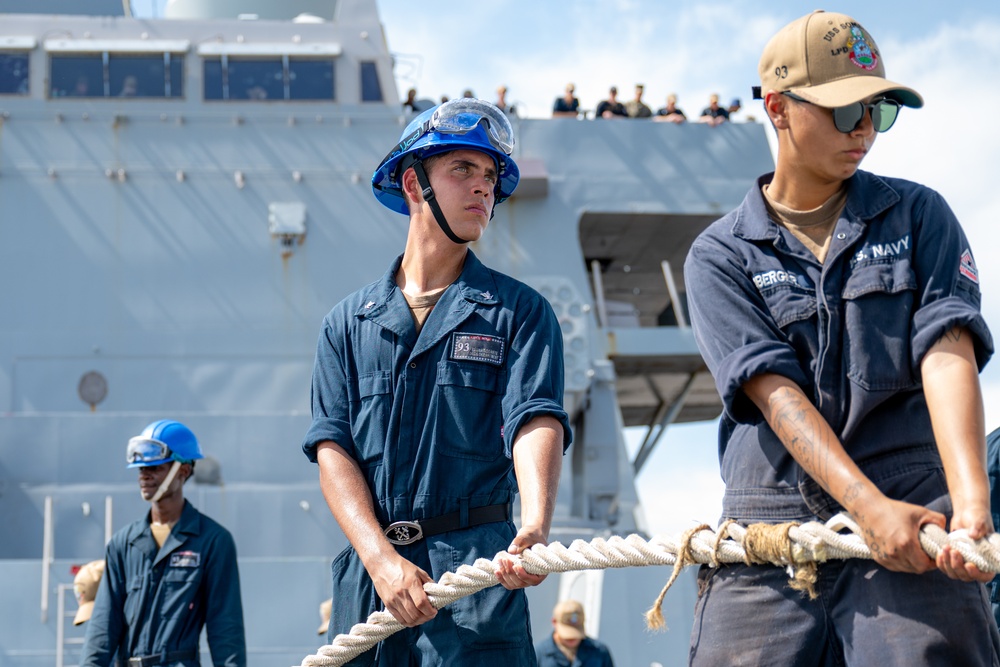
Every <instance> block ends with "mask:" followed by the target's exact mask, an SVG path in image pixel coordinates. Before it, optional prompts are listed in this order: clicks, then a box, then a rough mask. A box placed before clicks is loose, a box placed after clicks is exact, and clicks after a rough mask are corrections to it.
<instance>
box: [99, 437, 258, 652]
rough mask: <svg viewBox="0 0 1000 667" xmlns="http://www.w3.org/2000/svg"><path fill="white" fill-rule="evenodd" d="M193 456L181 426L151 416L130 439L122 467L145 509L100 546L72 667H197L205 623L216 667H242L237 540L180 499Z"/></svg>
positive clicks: (196, 455)
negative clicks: (100, 561)
mask: <svg viewBox="0 0 1000 667" xmlns="http://www.w3.org/2000/svg"><path fill="white" fill-rule="evenodd" d="M200 458H203V456H202V453H201V449H200V448H199V446H198V440H197V439H196V438H195V436H194V433H192V432H191V431H190V429H188V428H187V427H186V426H185V425H184V424H181V423H180V422H176V421H171V420H167V419H163V420H160V421H155V422H153V423H152V424H150V425H149V426H147V427H146V428H145V429H144V430H143V432H142V433H141V434H140V435H137V436H136V437H134V438H132V439H130V440H129V442H128V449H127V453H126V459H127V461H128V467H129V468H138V469H139V493H140V494H141V495H142V498H143V500H145V501H147V502H149V503H150V504H151V508H150V512H149V514H147V515H146V516H145V517H144V518H142V519H140V520H138V521H136V522H134V523H132V524H129V525H128V526H126V527H125V528H123V529H121V530H119V531H118V532H117V533H115V535H114V536H113V537H112V538H111V541H110V542H109V543H108V547H107V555H106V565H105V574H104V576H103V577H102V579H101V584H100V587H99V588H98V591H97V599H96V600H95V602H94V609H93V612H92V614H91V617H90V621H89V623H88V624H87V634H86V638H85V639H84V645H83V656H82V659H81V662H80V665H81V667H109V666H110V665H122V666H123V667H198V666H199V665H200V664H201V663H200V661H199V657H198V640H199V636H200V635H201V630H202V628H204V627H206V626H207V635H208V646H209V648H210V649H211V652H212V664H213V665H215V667H242V666H244V665H246V640H245V637H244V632H243V605H242V602H241V600H240V577H239V571H238V570H237V566H236V544H235V543H234V542H233V537H232V535H230V534H229V531H227V530H226V529H225V528H223V527H222V526H220V525H219V524H217V523H216V522H215V521H212V519H210V518H208V517H207V516H205V515H204V514H202V513H201V512H199V511H198V510H196V509H195V508H194V507H193V506H192V505H191V504H190V503H189V502H187V501H186V500H184V483H185V482H186V481H187V480H188V478H190V477H191V475H192V474H193V472H194V461H195V460H196V459H200ZM116 658H117V660H116Z"/></svg>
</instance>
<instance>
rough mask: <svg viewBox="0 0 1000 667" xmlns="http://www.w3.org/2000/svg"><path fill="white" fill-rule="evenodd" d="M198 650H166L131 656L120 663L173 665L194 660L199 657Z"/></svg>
mask: <svg viewBox="0 0 1000 667" xmlns="http://www.w3.org/2000/svg"><path fill="white" fill-rule="evenodd" d="M197 657H198V651H196V650H195V649H188V650H186V651H164V652H163V653H157V654H156V655H143V656H135V657H132V658H129V659H128V660H127V661H125V662H121V661H119V662H118V664H119V665H124V666H125V667H156V666H157V665H172V664H174V663H175V662H183V661H185V660H187V661H193V660H195V659H197Z"/></svg>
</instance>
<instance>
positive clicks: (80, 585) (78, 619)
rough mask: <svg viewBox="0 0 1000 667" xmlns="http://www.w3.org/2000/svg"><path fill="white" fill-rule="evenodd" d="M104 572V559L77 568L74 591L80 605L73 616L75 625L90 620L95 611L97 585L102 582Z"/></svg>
mask: <svg viewBox="0 0 1000 667" xmlns="http://www.w3.org/2000/svg"><path fill="white" fill-rule="evenodd" d="M103 574H104V561H103V560H92V561H90V562H89V563H87V564H86V565H84V566H83V567H81V568H80V569H79V570H77V573H76V577H74V578H73V592H74V593H76V601H77V604H79V605H80V606H79V608H78V609H77V610H76V616H75V617H74V618H73V625H80V624H81V623H83V622H84V621H88V620H90V614H91V613H93V611H94V599H95V598H96V597H97V587H98V585H99V584H100V583H101V575H103Z"/></svg>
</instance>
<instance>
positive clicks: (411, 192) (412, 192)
mask: <svg viewBox="0 0 1000 667" xmlns="http://www.w3.org/2000/svg"><path fill="white" fill-rule="evenodd" d="M401 188H402V190H403V197H405V198H406V201H407V204H419V203H421V202H422V201H423V200H424V195H423V191H424V189H423V188H422V187H420V182H419V181H418V180H417V172H415V171H414V170H413V167H409V168H408V169H407V170H406V171H404V172H403V178H402V182H401Z"/></svg>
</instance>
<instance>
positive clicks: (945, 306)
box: [910, 189, 993, 376]
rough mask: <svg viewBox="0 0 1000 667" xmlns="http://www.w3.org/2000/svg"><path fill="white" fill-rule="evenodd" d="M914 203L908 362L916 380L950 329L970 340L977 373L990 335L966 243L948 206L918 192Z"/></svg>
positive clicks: (987, 354)
mask: <svg viewBox="0 0 1000 667" xmlns="http://www.w3.org/2000/svg"><path fill="white" fill-rule="evenodd" d="M923 192H924V193H925V194H924V196H922V197H920V198H919V199H917V200H916V202H915V203H914V210H913V212H912V216H913V219H914V220H916V221H917V222H916V223H915V224H914V228H915V239H914V255H915V262H916V266H915V271H916V274H917V280H918V284H919V290H920V293H919V294H918V299H919V305H918V306H917V310H916V312H915V313H914V316H913V330H912V331H913V333H912V342H911V345H910V350H911V358H910V364H911V366H912V369H913V372H914V374H915V375H918V376H919V368H920V364H921V362H922V361H923V358H924V356H925V355H926V354H927V353H928V352H929V351H930V349H931V347H932V346H933V345H934V344H935V343H936V342H937V341H938V340H940V338H941V337H942V336H943V335H944V334H945V333H946V332H948V331H949V330H950V329H952V328H953V327H964V328H965V329H966V330H967V331H969V333H971V334H972V335H973V337H974V338H975V352H976V362H977V363H978V365H979V369H980V370H982V369H983V367H984V366H985V365H986V362H987V361H989V359H990V357H991V356H992V355H993V337H992V335H991V334H990V330H989V327H987V325H986V320H985V319H984V318H983V316H982V313H981V312H980V303H981V300H982V296H981V294H980V290H979V275H978V269H977V267H976V264H975V259H974V258H973V255H972V250H971V248H970V246H969V241H968V240H967V239H966V237H965V233H964V232H963V231H962V227H961V225H960V224H959V222H958V220H957V219H956V218H955V214H954V213H953V212H952V210H951V208H950V207H949V206H948V203H947V202H945V200H944V198H943V197H941V195H939V194H938V193H937V192H934V191H933V190H927V189H925V190H923Z"/></svg>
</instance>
